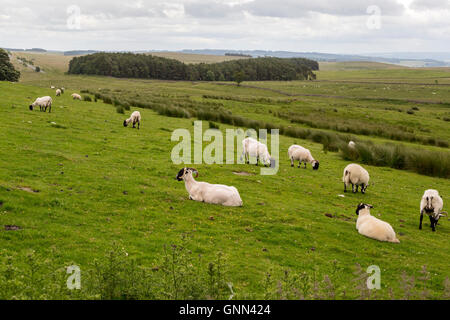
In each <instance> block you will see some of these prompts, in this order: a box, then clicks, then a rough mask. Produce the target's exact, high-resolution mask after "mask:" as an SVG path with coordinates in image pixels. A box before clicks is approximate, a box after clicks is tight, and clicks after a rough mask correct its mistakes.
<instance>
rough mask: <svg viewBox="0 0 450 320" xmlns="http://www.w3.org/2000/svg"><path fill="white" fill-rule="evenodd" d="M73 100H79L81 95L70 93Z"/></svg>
mask: <svg viewBox="0 0 450 320" xmlns="http://www.w3.org/2000/svg"><path fill="white" fill-rule="evenodd" d="M72 98H73V100H81V96H80V95H79V94H78V93H72Z"/></svg>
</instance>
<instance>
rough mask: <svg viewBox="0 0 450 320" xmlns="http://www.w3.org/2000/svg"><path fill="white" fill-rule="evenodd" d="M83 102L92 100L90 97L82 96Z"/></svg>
mask: <svg viewBox="0 0 450 320" xmlns="http://www.w3.org/2000/svg"><path fill="white" fill-rule="evenodd" d="M83 101H89V102H91V101H92V98H91V97H90V96H83Z"/></svg>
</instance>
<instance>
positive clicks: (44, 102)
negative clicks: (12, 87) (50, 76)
mask: <svg viewBox="0 0 450 320" xmlns="http://www.w3.org/2000/svg"><path fill="white" fill-rule="evenodd" d="M52 102H53V101H52V98H51V97H49V96H45V97H40V98H37V99H36V100H35V101H34V102H33V103H32V104H30V110H31V111H33V108H35V107H36V106H39V110H40V111H44V112H46V111H47V108H48V113H50V112H51V111H52Z"/></svg>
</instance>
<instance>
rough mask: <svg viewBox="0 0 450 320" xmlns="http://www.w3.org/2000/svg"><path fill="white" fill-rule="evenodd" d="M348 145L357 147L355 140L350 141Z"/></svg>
mask: <svg viewBox="0 0 450 320" xmlns="http://www.w3.org/2000/svg"><path fill="white" fill-rule="evenodd" d="M348 147H349V148H352V149H354V148H355V147H356V143H355V142H354V141H349V142H348Z"/></svg>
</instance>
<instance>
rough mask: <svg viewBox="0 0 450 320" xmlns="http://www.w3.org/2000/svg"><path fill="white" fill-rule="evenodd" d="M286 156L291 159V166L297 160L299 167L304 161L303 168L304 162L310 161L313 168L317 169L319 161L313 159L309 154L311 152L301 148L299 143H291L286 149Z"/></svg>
mask: <svg viewBox="0 0 450 320" xmlns="http://www.w3.org/2000/svg"><path fill="white" fill-rule="evenodd" d="M288 156H289V159H291V167H293V166H294V161H297V160H298V168H300V165H301V163H302V162H304V163H305V167H304V168H305V169H306V163H307V162H308V163H311V165H312V167H313V170H317V169H319V161H317V160H315V159H314V158H313V156H312V155H311V152H310V151H309V150H308V149H306V148H303V147H302V146H299V145H296V144H294V145H292V146H290V147H289V149H288Z"/></svg>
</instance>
